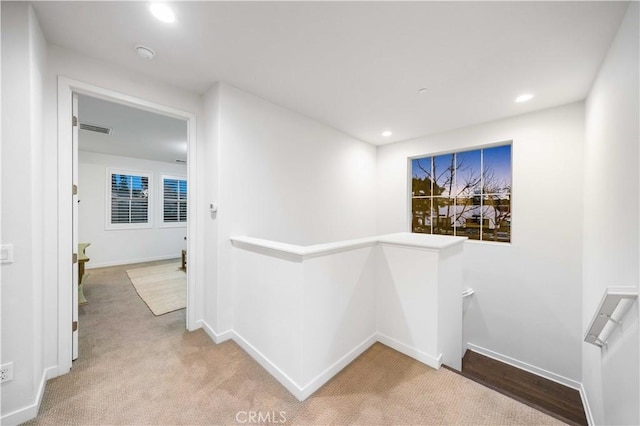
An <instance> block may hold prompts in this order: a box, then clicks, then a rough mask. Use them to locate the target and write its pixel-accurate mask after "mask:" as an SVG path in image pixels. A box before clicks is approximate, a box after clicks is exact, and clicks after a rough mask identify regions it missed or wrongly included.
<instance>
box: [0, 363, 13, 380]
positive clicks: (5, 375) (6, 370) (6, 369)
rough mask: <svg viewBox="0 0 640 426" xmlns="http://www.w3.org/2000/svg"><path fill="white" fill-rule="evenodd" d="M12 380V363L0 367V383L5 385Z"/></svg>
mask: <svg viewBox="0 0 640 426" xmlns="http://www.w3.org/2000/svg"><path fill="white" fill-rule="evenodd" d="M11 380H13V363H12V362H8V363H6V364H2V365H0V383H6V382H9V381H11Z"/></svg>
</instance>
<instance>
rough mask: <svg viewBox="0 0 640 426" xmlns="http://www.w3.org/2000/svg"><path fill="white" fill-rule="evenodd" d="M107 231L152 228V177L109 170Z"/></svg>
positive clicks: (140, 173) (138, 173) (146, 174)
mask: <svg viewBox="0 0 640 426" xmlns="http://www.w3.org/2000/svg"><path fill="white" fill-rule="evenodd" d="M107 179H108V184H107V185H108V191H107V192H108V197H107V198H108V206H107V229H131V228H150V227H151V226H152V220H151V219H152V218H151V209H150V205H151V175H150V174H149V173H142V172H126V171H116V170H109V171H108V173H107Z"/></svg>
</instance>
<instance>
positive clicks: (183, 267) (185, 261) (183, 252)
mask: <svg viewBox="0 0 640 426" xmlns="http://www.w3.org/2000/svg"><path fill="white" fill-rule="evenodd" d="M181 268H182V270H184V271H186V270H187V251H186V250H182V266H181Z"/></svg>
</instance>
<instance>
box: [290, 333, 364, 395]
mask: <svg viewBox="0 0 640 426" xmlns="http://www.w3.org/2000/svg"><path fill="white" fill-rule="evenodd" d="M376 337H377V335H376V333H374V334H372V335H371V336H369V337H368V338H366V339H365V340H364V341H362V342H361V343H360V344H359V345H357V346H356V347H355V348H353V349H351V350H350V351H349V352H347V353H346V354H345V355H344V356H343V357H342V358H340V359H339V360H338V361H336V362H335V363H334V364H333V365H331V366H330V367H329V368H327V369H326V370H324V371H323V372H322V373H320V374H318V375H317V376H316V377H314V378H313V379H311V381H310V382H309V383H308V384H307V385H306V386H305V387H304V388H303V389H302V391H301V392H302V393H301V395H300V396H299V397H298V399H299V400H300V401H304V400H305V399H307V398H308V397H309V396H311V394H313V393H314V392H315V391H317V390H318V389H320V388H321V387H322V385H324V384H325V383H327V382H328V381H329V380H331V379H332V378H333V376H335V375H336V374H338V373H339V372H340V371H341V370H342V369H343V368H345V367H346V366H347V365H349V364H351V362H352V361H353V360H354V359H356V358H358V357H359V356H360V355H362V354H363V353H364V351H366V350H367V349H369V348H370V347H371V345H373V344H374V343H376V341H377V340H376Z"/></svg>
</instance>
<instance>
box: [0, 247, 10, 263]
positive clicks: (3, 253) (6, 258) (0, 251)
mask: <svg viewBox="0 0 640 426" xmlns="http://www.w3.org/2000/svg"><path fill="white" fill-rule="evenodd" d="M0 263H13V244H2V245H1V246H0Z"/></svg>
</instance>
